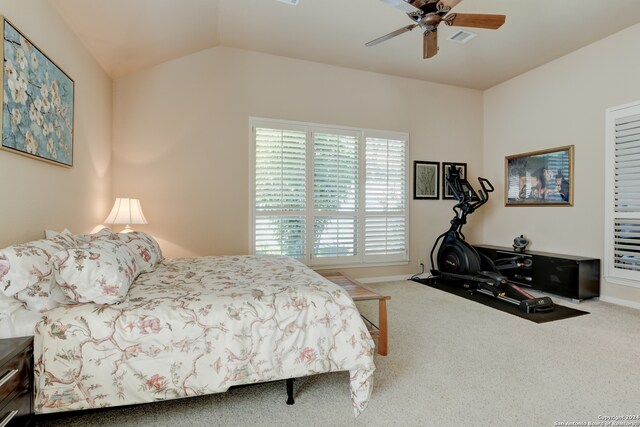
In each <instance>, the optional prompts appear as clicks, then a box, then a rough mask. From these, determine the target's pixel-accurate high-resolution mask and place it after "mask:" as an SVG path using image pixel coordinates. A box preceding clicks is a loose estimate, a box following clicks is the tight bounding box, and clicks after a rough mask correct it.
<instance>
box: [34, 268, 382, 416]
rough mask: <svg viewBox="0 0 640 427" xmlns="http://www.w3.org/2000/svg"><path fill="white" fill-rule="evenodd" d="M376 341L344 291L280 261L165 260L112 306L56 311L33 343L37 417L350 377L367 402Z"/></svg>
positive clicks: (355, 393)
mask: <svg viewBox="0 0 640 427" xmlns="http://www.w3.org/2000/svg"><path fill="white" fill-rule="evenodd" d="M373 348H374V345H373V341H372V340H371V336H370V335H369V332H368V331H367V329H366V327H365V325H364V323H363V321H362V319H361V318H360V315H359V313H358V310H357V309H356V307H355V305H354V303H353V301H352V300H351V298H350V297H349V296H348V294H347V293H346V292H345V291H344V290H343V289H342V288H340V287H339V286H337V285H335V284H333V283H331V282H329V281H327V280H326V279H324V278H323V277H321V276H319V275H318V274H316V273H315V272H313V271H312V270H310V269H308V268H307V267H306V266H304V265H302V264H300V263H299V262H297V261H295V260H292V259H290V258H287V257H280V256H238V257H202V258H185V259H176V260H165V261H163V262H162V264H160V265H159V266H158V268H157V269H156V270H155V271H153V272H151V273H147V274H142V275H140V276H139V277H138V278H137V279H136V281H135V282H134V284H133V285H132V287H131V289H130V290H129V295H128V297H127V299H126V300H125V301H124V302H123V303H121V304H118V305H96V304H81V305H75V306H73V305H69V306H62V307H59V308H56V309H54V310H51V311H49V312H47V313H46V315H45V316H44V317H43V319H42V321H41V322H40V323H39V324H38V325H37V327H36V334H35V338H34V352H35V353H34V357H35V384H36V401H35V407H36V412H37V413H48V412H59V411H70V410H78V409H88V408H98V407H108V406H118V405H130V404H136V403H144V402H152V401H156V400H165V399H174V398H181V397H187V396H195V395H202V394H209V393H218V392H223V391H225V390H227V389H228V388H229V387H230V386H232V385H237V384H249V383H256V382H262V381H272V380H280V379H286V378H295V377H302V376H306V375H313V374H318V373H323V372H335V371H349V372H350V374H351V375H350V382H351V397H352V403H353V408H354V411H355V414H356V416H357V415H358V414H360V412H362V411H363V410H364V409H365V407H366V406H367V403H368V401H369V397H370V395H371V387H372V374H373V371H374V370H375V366H374V364H373Z"/></svg>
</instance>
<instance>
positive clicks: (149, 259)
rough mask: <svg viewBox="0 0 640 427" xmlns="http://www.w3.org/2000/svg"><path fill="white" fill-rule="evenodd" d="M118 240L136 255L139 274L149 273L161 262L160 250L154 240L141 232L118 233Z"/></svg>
mask: <svg viewBox="0 0 640 427" xmlns="http://www.w3.org/2000/svg"><path fill="white" fill-rule="evenodd" d="M117 236H118V238H119V239H120V241H121V242H123V243H124V244H126V245H127V246H128V247H129V249H131V250H132V251H133V253H134V254H136V261H137V263H138V267H139V269H140V272H141V273H151V272H152V271H153V270H155V269H156V266H157V265H158V263H159V262H160V261H162V250H161V249H160V245H159V244H158V242H156V240H155V239H154V238H153V237H151V236H150V235H148V234H147V233H143V232H142V231H132V232H130V233H118V234H117Z"/></svg>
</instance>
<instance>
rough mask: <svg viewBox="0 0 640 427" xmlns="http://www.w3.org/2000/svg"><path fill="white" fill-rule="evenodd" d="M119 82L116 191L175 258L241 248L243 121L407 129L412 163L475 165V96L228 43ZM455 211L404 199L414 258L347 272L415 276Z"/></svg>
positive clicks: (478, 106)
mask: <svg viewBox="0 0 640 427" xmlns="http://www.w3.org/2000/svg"><path fill="white" fill-rule="evenodd" d="M114 86H115V90H114V126H113V131H114V169H113V174H114V193H115V194H114V196H115V197H119V196H132V197H139V198H140V199H141V201H142V206H143V208H144V212H145V215H146V217H147V219H148V220H149V222H150V224H149V225H147V226H140V227H139V228H140V229H141V230H147V231H149V232H151V233H152V234H154V235H155V236H156V237H157V238H158V239H159V241H160V243H161V245H162V247H163V249H164V251H165V253H166V255H168V256H171V257H175V256H190V255H207V254H243V253H248V251H249V234H248V233H249V230H250V224H249V206H250V204H249V202H250V201H249V170H248V167H249V138H250V136H249V135H250V133H249V117H250V116H255V117H264V118H274V119H284V120H296V121H306V122H315V123H322V124H333V125H344V126H354V127H364V128H373V129H383V130H392V131H401V132H409V133H410V138H411V144H410V155H411V159H412V161H413V160H414V159H417V160H437V161H457V162H468V163H469V173H470V174H472V175H473V174H477V173H479V171H480V170H482V94H481V92H479V91H474V90H469V89H461V88H456V87H452V86H444V85H439V84H432V83H426V82H422V81H415V80H409V79H404V78H397V77H391V76H386V75H381V74H375V73H368V72H362V71H356V70H351V69H346V68H340V67H333V66H328V65H322V64H317V63H312V62H305V61H299V60H293V59H287V58H282V57H277V56H272V55H265V54H260V53H255V52H248V51H243V50H237V49H231V48H223V47H218V48H213V49H209V50H205V51H202V52H199V53H196V54H193V55H190V56H187V57H184V58H180V59H177V60H174V61H170V62H167V63H165V64H162V65H159V66H157V67H154V68H151V69H148V70H144V71H141V72H139V73H137V74H135V75H131V76H128V77H125V78H122V79H119V80H117V81H116V82H115V83H114ZM411 191H412V190H411ZM451 206H452V202H451V201H413V200H411V203H410V227H411V231H410V239H411V242H410V255H411V264H410V265H408V266H399V267H398V266H396V267H388V268H384V269H382V268H376V269H359V270H356V271H352V272H351V273H352V274H354V275H356V276H358V277H363V276H366V277H371V276H393V275H400V274H410V273H414V272H416V271H417V269H418V267H417V259H418V258H426V255H427V251H428V249H430V247H431V244H432V242H433V241H434V239H435V237H436V236H437V235H438V234H439V233H441V232H442V231H443V230H444V228H445V227H447V226H448V223H449V219H450V216H451ZM472 222H473V221H472ZM472 227H473V224H472ZM470 233H471V234H472V235H473V233H472V232H471V230H470Z"/></svg>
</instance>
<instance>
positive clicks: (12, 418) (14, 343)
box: [0, 337, 33, 427]
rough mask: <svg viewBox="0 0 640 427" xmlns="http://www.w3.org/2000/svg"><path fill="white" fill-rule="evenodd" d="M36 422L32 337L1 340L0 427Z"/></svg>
mask: <svg viewBox="0 0 640 427" xmlns="http://www.w3.org/2000/svg"><path fill="white" fill-rule="evenodd" d="M32 419H33V337H23V338H7V339H2V340H0V427H8V426H11V427H13V426H25V425H29V424H30V423H31V421H32Z"/></svg>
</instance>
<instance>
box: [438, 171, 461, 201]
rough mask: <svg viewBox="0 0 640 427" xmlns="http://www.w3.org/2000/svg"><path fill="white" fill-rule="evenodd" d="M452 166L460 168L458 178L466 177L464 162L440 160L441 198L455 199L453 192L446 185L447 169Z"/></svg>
mask: <svg viewBox="0 0 640 427" xmlns="http://www.w3.org/2000/svg"><path fill="white" fill-rule="evenodd" d="M453 166H455V167H457V168H459V169H460V178H466V177H467V164H466V163H453V162H442V199H443V200H455V197H454V196H453V193H452V192H451V190H450V189H449V187H448V186H447V174H448V173H449V169H450V168H451V167H453Z"/></svg>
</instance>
